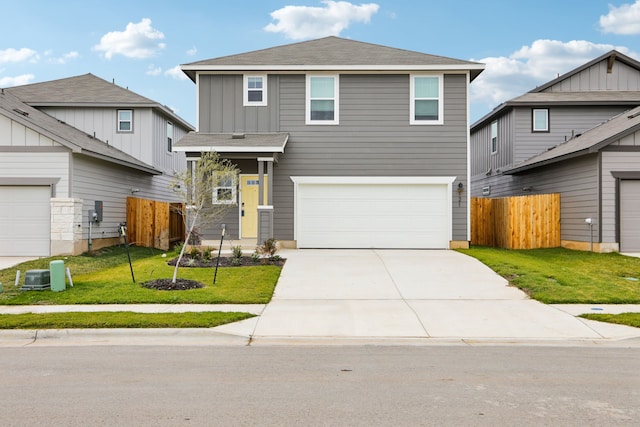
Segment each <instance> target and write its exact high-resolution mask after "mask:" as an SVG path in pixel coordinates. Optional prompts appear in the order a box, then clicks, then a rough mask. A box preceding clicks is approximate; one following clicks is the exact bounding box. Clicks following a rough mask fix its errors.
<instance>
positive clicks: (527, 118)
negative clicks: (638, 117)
mask: <svg viewBox="0 0 640 427" xmlns="http://www.w3.org/2000/svg"><path fill="white" fill-rule="evenodd" d="M628 109H629V108H628V107H616V106H611V107H602V106H595V107H551V108H549V132H532V131H531V120H532V117H531V115H532V113H531V111H532V108H530V107H529V108H525V107H519V108H516V109H515V116H514V117H515V141H517V146H516V148H515V152H514V164H518V163H520V162H522V161H525V160H527V159H529V158H531V157H533V156H535V155H538V154H540V153H543V152H545V151H547V150H548V149H549V148H552V147H555V146H556V145H559V144H562V143H564V142H565V141H567V140H569V139H571V137H572V135H573V136H575V135H578V134H582V133H584V132H585V131H587V130H589V129H591V128H593V127H595V126H597V125H599V124H601V123H603V122H605V121H606V120H608V119H610V118H612V117H614V116H616V115H618V114H620V113H622V112H624V111H626V110H628Z"/></svg>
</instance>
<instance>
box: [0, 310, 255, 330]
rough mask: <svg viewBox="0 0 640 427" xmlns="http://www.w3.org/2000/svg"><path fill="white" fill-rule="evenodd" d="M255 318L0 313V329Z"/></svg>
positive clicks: (207, 324) (197, 324) (188, 324)
mask: <svg viewBox="0 0 640 427" xmlns="http://www.w3.org/2000/svg"><path fill="white" fill-rule="evenodd" d="M250 317H254V315H253V314H250V313H233V312H232V313H223V312H201V313H200V312H198V313H133V312H130V311H121V312H105V311H102V312H90V313H84V312H83V313H80V312H69V313H46V314H34V313H25V314H0V329H67V328H79V329H87V328H213V327H215V326H219V325H224V324H226V323H231V322H237V321H239V320H244V319H248V318H250Z"/></svg>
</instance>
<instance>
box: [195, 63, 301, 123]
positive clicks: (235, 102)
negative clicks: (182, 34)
mask: <svg viewBox="0 0 640 427" xmlns="http://www.w3.org/2000/svg"><path fill="white" fill-rule="evenodd" d="M257 74H260V73H257ZM243 84H244V83H243V75H242V74H239V75H238V74H224V75H211V74H200V75H199V76H198V98H199V106H200V107H199V108H200V110H199V112H198V131H199V132H225V133H232V132H247V133H251V132H278V131H279V129H278V112H279V108H278V101H279V97H278V93H279V92H278V84H279V76H278V75H273V74H272V75H269V76H267V105H266V106H260V107H256V106H249V107H244V106H243V99H242V95H243V93H242V91H243ZM303 95H304V93H303ZM303 99H304V98H303Z"/></svg>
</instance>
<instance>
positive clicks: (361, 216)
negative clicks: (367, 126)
mask: <svg viewBox="0 0 640 427" xmlns="http://www.w3.org/2000/svg"><path fill="white" fill-rule="evenodd" d="M447 194H448V186H447V185H424V184H420V185H407V184H403V185H394V184H375V185H373V184H372V185H368V184H304V185H300V186H299V188H298V195H297V224H298V246H299V247H301V248H303V247H309V248H311V247H317V248H371V247H377V248H446V247H448V244H449V235H450V231H449V230H450V207H449V199H448V197H447Z"/></svg>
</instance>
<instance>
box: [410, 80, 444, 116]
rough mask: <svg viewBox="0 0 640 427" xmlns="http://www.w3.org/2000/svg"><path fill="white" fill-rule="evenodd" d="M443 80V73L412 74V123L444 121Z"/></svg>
mask: <svg viewBox="0 0 640 427" xmlns="http://www.w3.org/2000/svg"><path fill="white" fill-rule="evenodd" d="M442 80H443V79H442V76H441V75H421V76H418V75H414V76H411V84H410V86H411V88H410V89H411V105H410V110H411V118H410V123H411V124H414V125H418V124H424V125H436V124H442V123H443V117H442V116H443V100H442V93H443V87H442V85H443V83H442Z"/></svg>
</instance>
